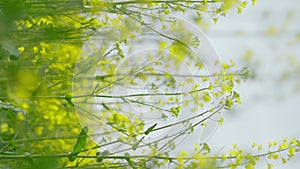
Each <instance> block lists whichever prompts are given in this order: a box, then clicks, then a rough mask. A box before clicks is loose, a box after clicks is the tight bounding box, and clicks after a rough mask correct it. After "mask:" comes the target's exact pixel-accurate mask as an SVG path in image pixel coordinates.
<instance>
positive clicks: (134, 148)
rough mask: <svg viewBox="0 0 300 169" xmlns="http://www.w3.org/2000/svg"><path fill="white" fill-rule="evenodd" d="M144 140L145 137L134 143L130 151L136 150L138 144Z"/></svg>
mask: <svg viewBox="0 0 300 169" xmlns="http://www.w3.org/2000/svg"><path fill="white" fill-rule="evenodd" d="M144 138H145V136H144V137H142V138H141V139H140V140H139V141H137V142H136V143H134V144H133V145H132V149H133V150H136V149H137V148H138V146H139V144H140V143H141V142H142V141H143V139H144Z"/></svg>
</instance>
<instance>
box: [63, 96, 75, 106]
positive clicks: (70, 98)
mask: <svg viewBox="0 0 300 169" xmlns="http://www.w3.org/2000/svg"><path fill="white" fill-rule="evenodd" d="M65 99H66V101H67V102H68V103H69V104H70V105H71V106H72V107H75V106H74V103H73V102H72V96H71V95H69V94H67V95H65Z"/></svg>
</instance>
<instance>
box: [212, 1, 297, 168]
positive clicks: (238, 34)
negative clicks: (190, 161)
mask: <svg viewBox="0 0 300 169" xmlns="http://www.w3.org/2000/svg"><path fill="white" fill-rule="evenodd" d="M289 15H291V16H292V17H291V19H287V18H288V16H289ZM299 21H300V1H296V0H286V1H282V0H264V1H263V0H261V1H258V2H257V4H256V5H255V6H251V5H250V4H249V5H248V6H247V7H246V9H245V10H244V11H243V13H242V14H241V15H238V14H237V13H236V12H232V13H230V14H229V15H228V16H226V17H222V18H219V21H218V23H217V24H213V25H211V28H210V29H209V31H207V32H206V34H207V36H208V38H209V39H210V40H211V42H212V44H213V45H214V46H215V48H216V50H217V51H218V53H219V56H220V58H221V60H222V61H228V60H229V59H232V60H234V61H235V62H236V63H237V64H238V65H245V66H250V68H251V69H254V70H255V72H256V73H257V79H255V80H251V81H247V82H244V83H242V84H241V85H240V87H238V88H237V89H238V90H239V92H240V94H241V96H242V102H243V104H242V105H238V106H235V107H234V109H233V111H232V112H225V114H224V119H225V122H224V124H223V126H222V127H219V128H218V130H217V131H216V132H215V133H214V135H213V136H212V137H211V138H210V139H209V141H208V143H209V145H211V146H212V148H213V149H214V150H215V151H220V150H221V151H225V152H228V151H227V150H228V149H230V148H231V144H232V143H236V144H238V145H240V147H241V148H242V149H245V150H247V149H248V150H250V148H251V145H252V143H253V142H254V141H255V142H257V143H258V144H262V145H263V146H265V147H267V144H268V142H269V141H272V140H274V141H281V140H282V137H288V138H292V137H296V138H298V139H299V138H300V130H298V129H299V118H300V112H299V108H298V107H299V103H300V92H294V91H293V88H294V87H296V86H297V85H299V81H300V74H299V73H298V75H297V74H296V73H295V74H294V76H293V77H292V78H289V79H288V80H287V81H280V80H279V77H280V75H281V73H280V72H283V71H285V70H290V64H289V63H288V62H287V60H288V58H289V57H290V56H294V57H296V58H297V59H298V60H299V58H300V56H299V54H300V50H299V49H300V43H298V44H289V42H290V41H291V40H292V39H294V38H295V36H296V34H297V33H300V22H299ZM272 26H273V27H274V28H275V30H276V32H277V33H276V34H275V36H268V35H267V33H266V32H268V30H269V29H270V27H272ZM247 50H252V51H253V54H254V55H253V62H252V64H249V65H247V64H245V62H242V60H243V59H242V58H243V56H244V55H245V53H246V52H245V51H247ZM257 61H258V63H259V64H254V63H255V62H257ZM298 87H299V86H298ZM299 157H300V156H299V155H298V156H296V157H294V159H293V160H292V161H289V162H288V163H287V164H285V165H281V164H280V163H279V164H277V165H275V168H276V169H282V168H285V169H296V168H299V167H300V160H299ZM297 158H298V160H297ZM269 161H270V162H273V161H272V160H269ZM279 161H281V160H279ZM266 164H267V162H265V161H263V162H262V163H261V165H258V166H256V168H258V169H260V168H266Z"/></svg>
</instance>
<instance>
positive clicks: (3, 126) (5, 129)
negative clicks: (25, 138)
mask: <svg viewBox="0 0 300 169" xmlns="http://www.w3.org/2000/svg"><path fill="white" fill-rule="evenodd" d="M8 128H9V127H8V124H7V123H4V124H2V125H1V132H3V133H5V132H7V131H8Z"/></svg>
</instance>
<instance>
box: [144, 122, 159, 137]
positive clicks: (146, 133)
mask: <svg viewBox="0 0 300 169" xmlns="http://www.w3.org/2000/svg"><path fill="white" fill-rule="evenodd" d="M156 126H157V123H155V124H154V125H153V126H151V127H149V128H148V129H147V130H146V131H145V135H148V134H149V133H150V132H152V131H153V129H154V128H155V127H156Z"/></svg>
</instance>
